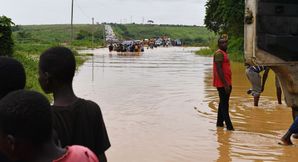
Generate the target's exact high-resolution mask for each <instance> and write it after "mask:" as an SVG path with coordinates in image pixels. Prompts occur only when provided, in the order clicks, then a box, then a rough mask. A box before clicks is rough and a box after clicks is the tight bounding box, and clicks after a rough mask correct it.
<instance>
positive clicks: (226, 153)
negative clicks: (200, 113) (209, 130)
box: [216, 128, 232, 162]
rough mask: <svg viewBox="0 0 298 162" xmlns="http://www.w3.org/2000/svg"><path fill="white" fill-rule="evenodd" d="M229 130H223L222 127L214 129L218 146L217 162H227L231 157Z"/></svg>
mask: <svg viewBox="0 0 298 162" xmlns="http://www.w3.org/2000/svg"><path fill="white" fill-rule="evenodd" d="M231 134H232V132H231V131H224V130H223V129H222V128H218V129H217V131H216V136H217V142H218V145H219V146H218V148H217V151H218V153H219V155H218V159H217V160H216V161H217V162H228V161H232V158H231V144H230V137H231Z"/></svg>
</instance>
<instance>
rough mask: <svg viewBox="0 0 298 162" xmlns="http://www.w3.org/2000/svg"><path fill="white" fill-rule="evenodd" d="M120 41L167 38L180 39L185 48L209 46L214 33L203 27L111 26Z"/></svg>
mask: <svg viewBox="0 0 298 162" xmlns="http://www.w3.org/2000/svg"><path fill="white" fill-rule="evenodd" d="M111 26H112V28H113V30H114V32H115V34H116V35H117V37H118V38H120V39H122V40H123V39H136V40H143V39H150V38H156V37H162V36H167V37H170V38H171V39H172V40H175V39H180V40H181V41H182V44H183V45H184V46H207V45H208V42H209V39H210V38H211V37H213V36H214V33H213V32H211V31H208V30H207V29H206V28H205V27H202V26H186V25H153V24H111Z"/></svg>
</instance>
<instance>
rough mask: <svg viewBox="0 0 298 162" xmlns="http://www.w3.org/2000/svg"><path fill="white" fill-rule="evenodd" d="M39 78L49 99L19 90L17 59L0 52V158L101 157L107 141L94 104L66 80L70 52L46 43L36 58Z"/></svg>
mask: <svg viewBox="0 0 298 162" xmlns="http://www.w3.org/2000/svg"><path fill="white" fill-rule="evenodd" d="M38 69H39V83H40V86H41V88H42V89H43V91H44V92H45V93H46V94H50V93H52V94H53V98H54V101H53V104H52V105H50V102H49V101H48V99H47V98H46V97H45V96H44V95H42V94H40V93H39V92H36V91H31V90H24V88H25V83H26V73H25V70H24V67H23V65H22V64H21V63H20V62H19V61H17V60H15V59H13V58H8V57H0V76H1V79H0V99H1V100H0V161H1V162H10V161H18V162H45V161H49V162H50V161H53V162H98V161H100V162H105V161H107V158H106V156H105V151H106V150H107V149H108V148H109V147H110V146H111V144H110V141H109V137H108V134H107V130H106V127H105V123H104V120H103V116H102V113H101V110H100V107H99V106H98V105H97V104H96V103H95V102H93V101H90V100H85V99H82V98H80V97H78V96H77V95H76V94H75V93H74V90H73V87H72V82H73V77H74V74H75V70H76V61H75V57H74V54H73V52H72V51H71V50H70V49H68V48H65V47H52V48H49V49H48V50H46V51H44V52H43V53H42V54H41V55H40V59H39V66H38Z"/></svg>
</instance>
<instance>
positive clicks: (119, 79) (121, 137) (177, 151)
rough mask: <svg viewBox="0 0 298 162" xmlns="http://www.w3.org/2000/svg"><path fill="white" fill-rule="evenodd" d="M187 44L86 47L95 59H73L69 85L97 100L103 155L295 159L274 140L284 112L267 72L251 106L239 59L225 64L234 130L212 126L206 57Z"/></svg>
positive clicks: (172, 160)
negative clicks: (121, 49)
mask: <svg viewBox="0 0 298 162" xmlns="http://www.w3.org/2000/svg"><path fill="white" fill-rule="evenodd" d="M193 50H196V49H195V48H185V49H184V48H160V49H154V50H147V51H146V52H145V53H144V54H142V55H140V56H118V55H116V54H115V53H113V54H111V55H109V53H108V50H107V49H99V50H95V51H86V52H88V53H90V52H93V53H94V60H93V61H92V60H89V61H88V62H86V63H85V64H84V65H83V66H82V67H80V69H79V71H78V73H77V74H76V77H75V79H74V87H75V91H76V93H77V94H79V96H82V97H84V98H87V99H91V100H94V101H96V102H97V103H98V104H99V105H100V106H101V109H102V112H103V116H104V119H105V122H106V126H107V129H108V133H109V136H110V139H111V143H112V147H111V149H109V150H108V152H107V155H108V157H109V161H110V162H118V161H128V162H147V161H148V162H151V161H159V162H178V161H187V162H197V161H295V160H296V161H297V156H298V155H296V152H295V151H294V150H295V149H293V147H282V146H279V145H277V142H278V138H279V137H280V136H281V135H282V134H283V133H284V132H285V130H286V129H287V128H288V126H289V125H290V123H291V114H290V113H291V112H290V109H289V108H287V107H286V106H285V105H278V104H277V101H276V97H275V88H274V87H275V86H274V75H273V72H272V71H271V72H270V73H269V77H268V81H267V84H266V87H265V91H264V93H263V95H262V96H261V98H260V103H259V107H254V106H253V99H252V97H251V96H249V95H247V94H246V90H247V89H248V88H249V87H250V85H249V83H248V81H247V80H246V76H245V73H244V66H243V64H238V63H233V64H232V73H233V91H232V95H231V99H230V112H231V113H230V115H231V119H232V122H233V124H234V127H235V129H236V131H234V132H227V131H226V130H224V129H217V128H216V127H215V122H216V115H217V107H218V94H217V91H216V89H215V88H214V87H213V86H212V85H211V84H212V70H211V69H212V59H211V58H209V57H200V56H196V55H194V54H193V53H192V52H191V51H193ZM294 142H295V141H294Z"/></svg>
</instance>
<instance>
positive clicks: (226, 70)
mask: <svg viewBox="0 0 298 162" xmlns="http://www.w3.org/2000/svg"><path fill="white" fill-rule="evenodd" d="M227 43H228V39H227V36H225V35H223V36H221V37H220V38H219V39H218V48H219V49H218V50H217V51H216V52H215V53H214V56H213V86H214V87H216V88H217V91H218V95H219V105H218V112H217V122H216V126H217V127H224V123H225V125H226V128H227V130H230V131H232V130H234V127H233V124H232V122H231V119H230V115H229V99H230V95H231V91H232V81H231V80H232V79H231V78H232V73H231V67H230V61H229V57H228V53H227ZM269 70H270V68H269V67H267V66H251V65H247V67H246V72H245V73H246V76H247V78H248V80H249V82H250V83H251V85H252V88H250V89H249V90H248V91H247V94H251V95H252V96H253V97H254V106H258V103H259V99H260V95H261V93H262V92H263V91H264V87H265V83H266V80H267V77H268V72H269ZM261 72H263V76H262V77H261V75H260V74H261ZM275 86H276V92H277V100H278V104H282V101H281V95H282V90H281V86H280V83H279V79H278V77H277V76H275ZM293 119H294V121H293V123H292V124H291V126H290V128H289V129H288V131H287V133H286V134H285V135H284V136H283V137H282V138H281V142H279V144H282V145H292V144H293V143H292V141H291V136H292V135H293V134H294V137H296V138H297V137H298V117H293Z"/></svg>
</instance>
